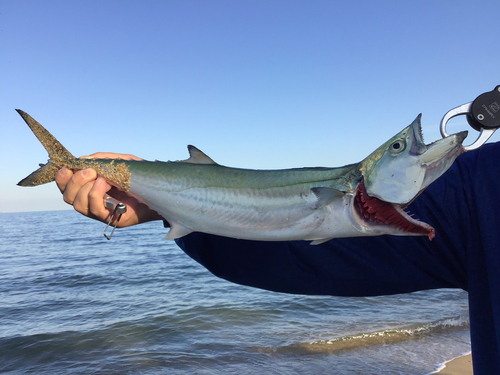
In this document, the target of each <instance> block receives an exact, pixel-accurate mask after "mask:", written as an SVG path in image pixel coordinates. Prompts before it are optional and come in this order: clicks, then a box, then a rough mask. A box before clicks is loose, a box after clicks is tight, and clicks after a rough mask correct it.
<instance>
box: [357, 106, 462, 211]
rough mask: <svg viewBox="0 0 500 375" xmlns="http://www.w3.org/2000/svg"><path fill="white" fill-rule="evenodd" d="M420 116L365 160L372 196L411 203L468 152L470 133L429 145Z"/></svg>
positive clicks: (459, 134) (365, 176)
mask: <svg viewBox="0 0 500 375" xmlns="http://www.w3.org/2000/svg"><path fill="white" fill-rule="evenodd" d="M420 118H421V116H420V115H419V116H418V117H417V118H416V119H415V121H413V123H412V124H411V125H409V126H408V127H406V128H405V129H403V130H402V131H401V132H399V133H398V134H396V135H395V136H394V137H392V138H391V139H390V140H389V141H387V142H386V143H384V144H383V145H382V146H380V147H379V148H378V149H377V150H375V151H374V152H373V153H372V154H371V155H370V156H368V157H367V158H366V159H365V160H363V161H362V162H361V165H362V167H361V173H362V174H363V178H364V185H365V188H366V191H367V194H368V195H369V196H370V197H375V198H378V199H380V200H382V201H385V202H390V203H395V204H399V205H408V204H409V203H410V202H411V201H412V200H413V199H415V197H417V196H418V195H419V194H420V192H422V191H423V190H424V189H425V188H426V187H427V186H429V185H430V184H431V183H432V182H433V181H435V180H436V179H437V178H438V177H440V176H441V175H442V174H443V173H444V172H445V171H446V170H447V169H448V168H449V167H450V166H451V165H452V164H453V162H454V161H455V159H456V158H457V157H458V155H460V154H461V153H462V152H463V151H464V149H463V147H462V142H463V140H464V139H465V137H466V136H467V132H460V133H457V134H453V135H450V136H449V137H446V138H443V139H440V140H438V141H436V142H434V143H431V144H429V145H426V144H425V143H424V141H423V137H422V129H421V123H420Z"/></svg>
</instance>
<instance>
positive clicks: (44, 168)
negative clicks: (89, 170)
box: [16, 109, 76, 186]
mask: <svg viewBox="0 0 500 375" xmlns="http://www.w3.org/2000/svg"><path fill="white" fill-rule="evenodd" d="M16 111H17V112H18V113H19V114H20V115H21V117H22V118H23V120H24V121H25V122H26V124H28V126H29V127H30V129H31V131H32V132H33V133H34V134H35V136H36V137H37V138H38V140H39V141H40V142H41V143H42V145H43V147H45V150H47V152H48V153H49V162H48V163H47V164H40V168H39V169H37V170H36V171H34V172H33V173H31V174H30V175H29V176H28V177H26V178H24V179H22V180H21V181H19V183H18V185H19V186H37V185H42V184H46V183H48V182H52V181H54V179H55V177H56V173H57V171H58V170H59V169H60V168H61V166H62V164H64V162H67V161H70V160H75V159H76V158H75V157H74V156H73V155H71V153H70V152H69V151H68V150H66V148H65V147H64V146H63V145H62V144H61V143H59V141H58V140H57V139H55V137H54V136H53V135H52V134H50V133H49V132H48V131H47V130H46V129H45V128H44V127H43V126H42V125H40V124H39V123H38V122H37V121H36V120H35V119H34V118H33V117H31V116H30V115H28V114H27V113H26V112H23V111H21V110H20V109H16Z"/></svg>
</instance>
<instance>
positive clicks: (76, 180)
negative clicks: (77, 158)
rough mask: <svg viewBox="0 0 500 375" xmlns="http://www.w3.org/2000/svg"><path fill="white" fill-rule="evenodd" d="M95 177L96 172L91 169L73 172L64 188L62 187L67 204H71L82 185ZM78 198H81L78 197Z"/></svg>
mask: <svg viewBox="0 0 500 375" xmlns="http://www.w3.org/2000/svg"><path fill="white" fill-rule="evenodd" d="M96 177H97V173H96V171H95V170H93V169H84V170H81V171H78V172H76V173H75V174H73V177H72V178H71V179H70V180H69V182H68V183H67V185H66V188H65V189H64V193H63V199H64V201H65V202H66V203H68V204H73V202H74V201H75V199H76V197H77V195H78V193H79V191H80V190H81V189H82V187H83V186H84V185H86V184H87V183H89V182H93V181H94V180H95V179H96ZM88 190H90V189H88ZM87 194H88V191H87ZM80 199H82V198H81V197H80Z"/></svg>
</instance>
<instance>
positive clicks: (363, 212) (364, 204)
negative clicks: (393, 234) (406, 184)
mask: <svg viewBox="0 0 500 375" xmlns="http://www.w3.org/2000/svg"><path fill="white" fill-rule="evenodd" d="M354 202H355V204H354V208H355V212H356V213H357V214H358V215H359V218H360V219H361V220H362V221H363V222H364V223H365V224H368V225H388V226H390V227H393V228H394V229H395V230H396V231H400V232H403V233H411V234H415V235H427V236H428V237H429V240H432V239H433V238H434V236H435V233H434V228H433V227H431V226H430V225H429V224H427V223H424V222H422V221H419V220H416V219H414V218H412V217H411V216H410V215H408V214H407V213H406V212H405V211H404V208H405V207H406V206H407V205H408V204H405V205H400V204H396V203H390V202H386V201H383V200H380V199H378V198H375V197H371V196H369V195H368V193H367V192H366V188H365V184H364V181H361V182H360V183H359V185H358V187H357V188H356V195H355V197H354Z"/></svg>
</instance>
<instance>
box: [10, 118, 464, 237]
mask: <svg viewBox="0 0 500 375" xmlns="http://www.w3.org/2000/svg"><path fill="white" fill-rule="evenodd" d="M17 111H18V113H19V114H20V115H21V117H22V118H23V119H24V121H25V122H26V123H27V124H28V126H29V127H30V128H31V130H32V131H33V133H34V134H35V136H36V137H37V138H38V139H39V141H40V142H41V143H42V145H43V146H44V147H45V149H46V150H47V152H48V154H49V160H48V162H47V163H46V164H40V168H39V169H37V170H36V171H34V172H33V173H31V174H30V175H29V176H27V177H26V178H24V179H23V180H21V181H20V182H19V183H18V185H20V186H37V185H41V184H45V183H48V182H51V181H54V179H55V174H56V173H57V171H58V170H59V169H61V168H62V167H67V168H69V169H71V170H73V171H78V170H82V169H86V168H93V169H95V171H96V172H97V175H98V176H101V177H103V178H104V179H106V181H107V182H108V183H109V184H110V185H112V186H115V187H116V188H117V189H119V190H121V191H123V192H125V193H126V194H127V195H129V196H132V197H134V198H136V199H137V200H138V201H140V202H142V203H144V204H146V205H147V206H148V207H149V208H150V209H152V210H155V211H156V212H158V214H159V215H161V216H162V217H163V218H164V219H165V220H166V221H167V222H168V223H169V230H168V233H167V235H166V236H165V238H166V239H168V240H174V239H178V238H181V237H183V236H186V235H188V234H189V233H192V232H204V233H209V234H214V235H220V236H226V237H232V238H237V239H245V240H257V241H295V240H304V241H311V242H310V243H311V244H313V245H316V244H320V243H323V242H325V241H328V240H330V239H333V238H340V237H361V236H377V235H398V236H427V237H428V238H429V240H432V239H433V238H434V236H435V231H434V228H433V227H432V226H431V225H430V224H427V223H425V222H422V221H419V220H418V219H415V218H413V217H412V216H411V215H410V214H409V213H408V212H406V210H405V209H406V207H407V206H408V205H409V204H410V203H411V202H412V201H413V200H414V199H415V198H416V197H417V196H418V195H419V194H420V193H421V192H422V191H423V190H424V189H425V188H427V186H429V185H430V184H431V183H432V182H433V181H435V180H436V179H437V178H439V177H440V176H441V175H442V174H443V173H444V172H445V171H446V170H447V169H448V168H449V167H450V166H451V165H452V164H453V162H454V161H455V159H456V158H457V157H458V155H460V154H461V153H462V152H464V148H463V146H462V142H463V140H464V139H465V137H466V136H467V132H466V131H464V132H460V133H456V134H452V135H450V136H448V137H446V138H443V139H440V140H438V141H435V142H433V143H431V144H429V145H426V144H425V143H424V141H423V136H422V127H421V115H418V116H417V118H416V119H415V120H414V121H413V122H412V123H411V124H410V125H409V126H407V127H405V128H404V129H403V130H402V131H400V132H399V133H397V134H396V135H395V136H393V137H392V138H390V139H389V140H388V141H387V142H385V143H384V144H382V145H381V146H379V147H378V148H377V149H376V150H375V151H373V152H372V153H371V154H369V155H368V156H367V157H366V158H365V159H363V160H362V161H361V162H358V163H353V164H349V165H345V166H343V167H336V168H330V167H308V168H292V169H278V170H255V169H241V168H231V167H226V166H223V165H221V164H218V163H216V162H215V161H214V160H212V159H211V158H210V157H209V156H207V155H206V154H205V153H203V152H202V151H200V150H199V149H197V148H196V147H194V146H192V145H189V146H188V151H189V158H188V159H186V160H178V161H167V162H162V161H146V160H140V161H138V160H122V159H87V158H85V159H84V158H76V157H74V156H73V155H72V154H71V153H70V152H69V151H68V150H66V148H65V147H64V146H63V145H62V144H61V143H60V142H59V141H58V140H57V139H56V138H55V137H54V136H53V135H52V134H50V133H49V132H48V131H47V130H46V129H45V128H44V127H43V126H42V125H40V124H39V123H38V122H37V121H36V120H34V119H33V118H32V117H31V116H30V115H28V114H27V113H26V112H23V111H21V110H17Z"/></svg>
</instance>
